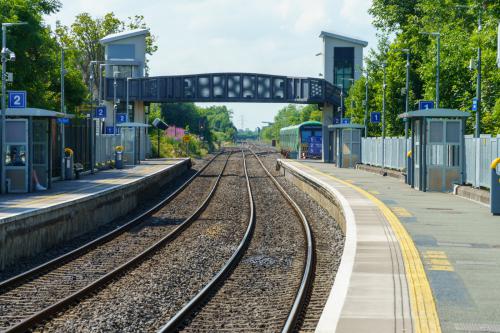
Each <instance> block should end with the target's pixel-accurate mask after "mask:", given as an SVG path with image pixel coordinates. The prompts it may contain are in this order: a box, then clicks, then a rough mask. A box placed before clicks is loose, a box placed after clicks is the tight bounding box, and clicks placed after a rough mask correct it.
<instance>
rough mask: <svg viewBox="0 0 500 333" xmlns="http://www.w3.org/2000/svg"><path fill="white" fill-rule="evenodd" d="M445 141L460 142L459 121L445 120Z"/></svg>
mask: <svg viewBox="0 0 500 333" xmlns="http://www.w3.org/2000/svg"><path fill="white" fill-rule="evenodd" d="M446 142H454V143H455V142H456V143H458V142H460V122H459V121H447V122H446Z"/></svg>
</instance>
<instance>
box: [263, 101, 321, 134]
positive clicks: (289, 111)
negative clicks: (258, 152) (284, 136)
mask: <svg viewBox="0 0 500 333" xmlns="http://www.w3.org/2000/svg"><path fill="white" fill-rule="evenodd" d="M312 120H314V121H321V110H320V109H319V107H318V105H316V104H310V105H306V106H297V105H295V104H289V105H287V106H285V107H284V108H282V109H280V110H279V111H278V114H277V115H276V116H275V117H274V123H273V124H272V125H270V126H266V127H264V128H263V129H262V131H261V137H262V138H263V139H265V140H273V139H274V140H278V139H279V136H280V129H282V128H283V127H287V126H292V125H297V124H300V123H303V122H305V121H312Z"/></svg>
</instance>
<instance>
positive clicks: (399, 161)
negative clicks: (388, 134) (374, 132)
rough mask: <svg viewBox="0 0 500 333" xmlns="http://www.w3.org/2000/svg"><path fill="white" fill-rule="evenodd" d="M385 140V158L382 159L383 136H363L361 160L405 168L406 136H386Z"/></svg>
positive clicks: (377, 164) (364, 162) (372, 163)
mask: <svg viewBox="0 0 500 333" xmlns="http://www.w3.org/2000/svg"><path fill="white" fill-rule="evenodd" d="M384 141H385V142H384V158H383V159H382V138H363V139H362V140H361V162H362V163H363V164H368V165H373V166H380V167H381V166H384V167H386V168H391V169H396V170H403V169H404V168H405V156H406V148H405V138H404V137H398V138H385V139H384ZM409 143H410V140H409V139H408V141H407V144H408V145H409ZM382 161H383V165H382Z"/></svg>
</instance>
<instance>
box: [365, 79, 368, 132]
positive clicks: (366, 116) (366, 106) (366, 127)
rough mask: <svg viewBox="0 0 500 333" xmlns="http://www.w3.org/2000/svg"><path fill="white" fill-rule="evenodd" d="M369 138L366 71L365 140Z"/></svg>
mask: <svg viewBox="0 0 500 333" xmlns="http://www.w3.org/2000/svg"><path fill="white" fill-rule="evenodd" d="M367 137H368V70H366V82H365V138H367Z"/></svg>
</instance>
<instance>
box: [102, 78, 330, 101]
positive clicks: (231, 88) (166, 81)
mask: <svg viewBox="0 0 500 333" xmlns="http://www.w3.org/2000/svg"><path fill="white" fill-rule="evenodd" d="M114 80H115V79H113V78H106V79H105V85H104V98H105V99H106V100H108V101H113V100H114V99H115V97H116V98H117V99H120V100H122V101H125V99H126V92H127V86H126V85H127V79H126V78H116V96H115V87H114V83H115V81H114ZM128 85H129V87H128V90H129V101H144V102H154V103H168V102H224V103H226V102H250V103H252V102H253V103H300V104H322V105H323V104H325V103H327V104H333V105H340V89H339V88H338V87H336V86H334V85H332V84H331V83H329V82H328V81H326V80H324V79H318V78H308V77H306V78H301V77H287V76H278V75H267V74H255V73H211V74H194V75H176V76H156V77H144V78H133V79H129V82H128Z"/></svg>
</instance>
